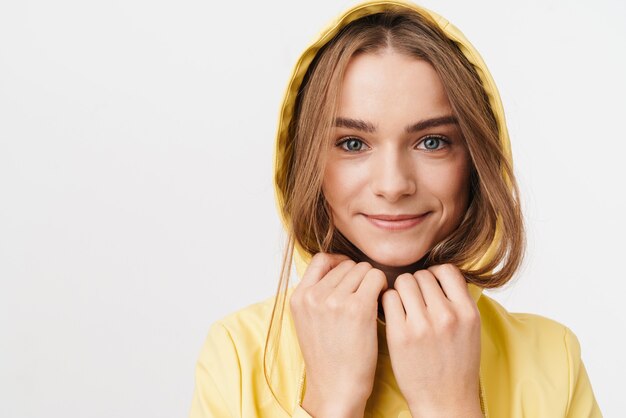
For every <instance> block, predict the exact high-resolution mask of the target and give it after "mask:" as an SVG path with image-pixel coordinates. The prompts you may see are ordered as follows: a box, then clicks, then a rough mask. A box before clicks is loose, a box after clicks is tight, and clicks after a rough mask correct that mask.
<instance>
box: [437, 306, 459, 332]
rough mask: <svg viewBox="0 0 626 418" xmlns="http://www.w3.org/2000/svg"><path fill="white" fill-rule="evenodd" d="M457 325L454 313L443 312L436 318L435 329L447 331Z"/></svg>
mask: <svg viewBox="0 0 626 418" xmlns="http://www.w3.org/2000/svg"><path fill="white" fill-rule="evenodd" d="M457 325H458V318H457V317H456V315H454V313H452V312H450V311H448V310H445V311H443V312H442V313H441V314H439V315H438V316H437V327H438V328H439V329H441V330H443V331H449V330H451V329H454V328H456V326H457Z"/></svg>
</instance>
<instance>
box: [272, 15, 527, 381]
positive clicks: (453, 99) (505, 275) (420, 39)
mask: <svg viewBox="0 0 626 418" xmlns="http://www.w3.org/2000/svg"><path fill="white" fill-rule="evenodd" d="M388 48H391V49H393V50H394V51H396V52H399V53H402V54H406V55H408V56H411V57H414V58H416V59H420V60H425V61H427V62H429V63H430V64H431V65H432V66H433V68H434V69H435V71H436V72H437V73H438V75H439V77H440V78H441V80H442V83H443V86H444V89H445V91H446V94H447V96H448V99H449V102H450V105H451V107H452V112H453V114H454V116H455V117H456V118H457V120H458V123H459V128H460V130H461V133H462V135H463V138H464V140H465V143H466V146H467V149H468V151H469V155H470V158H471V161H472V172H471V179H470V203H469V207H468V209H467V211H466V213H465V216H464V218H463V219H462V220H461V223H460V224H459V226H458V227H457V228H456V229H455V230H454V231H453V232H452V233H451V234H450V235H449V236H448V237H446V238H445V239H443V240H442V241H441V242H439V243H437V244H436V245H435V246H434V247H433V248H432V249H431V250H430V251H429V252H428V253H427V254H426V255H425V258H424V263H425V266H426V267H428V266H429V265H433V264H442V263H452V264H454V265H457V266H459V267H460V268H461V266H469V267H467V268H461V270H462V272H463V274H464V275H465V277H466V278H467V281H468V282H470V283H474V284H476V285H478V286H480V287H483V288H495V287H499V286H502V285H504V284H505V283H506V282H508V281H509V280H510V279H511V278H512V276H513V274H514V273H515V271H516V270H517V269H518V268H519V266H520V264H521V262H522V259H523V254H524V247H525V234H524V225H523V217H522V212H521V207H520V203H519V200H518V198H519V190H518V187H517V183H516V180H515V176H514V174H513V168H512V166H511V163H510V161H509V160H508V159H507V156H506V153H505V150H504V149H503V146H502V142H501V141H500V132H499V129H498V122H497V120H496V116H495V115H494V112H493V110H492V108H491V106H490V104H489V99H488V96H487V93H486V91H485V88H484V86H483V84H482V82H481V79H480V77H479V75H478V74H477V71H476V69H475V68H474V66H473V65H472V64H471V63H470V62H469V60H468V59H467V57H466V56H465V55H464V54H463V52H462V51H461V49H460V48H459V46H457V45H456V44H455V42H454V41H452V40H450V39H449V38H448V37H447V36H446V35H445V33H444V32H443V31H442V30H441V29H440V28H439V27H438V25H437V24H436V23H435V22H434V21H433V20H432V19H431V18H430V17H429V16H427V15H423V14H421V13H418V12H417V11H414V10H411V9H408V8H397V7H396V8H391V9H389V10H386V11H384V12H381V13H375V14H370V15H367V16H364V17H362V18H359V19H356V20H354V21H352V22H350V23H348V24H347V25H346V26H344V27H343V28H341V29H340V30H339V32H338V33H337V34H336V35H335V36H334V37H333V38H332V39H330V40H329V41H328V42H327V43H326V44H325V45H324V46H322V48H321V49H320V50H319V52H318V53H317V54H316V56H315V57H314V59H313V61H312V62H311V63H310V65H309V67H308V68H307V71H306V74H305V76H304V79H303V81H302V83H301V85H300V87H299V90H298V95H297V98H296V103H295V109H294V113H293V117H292V119H291V121H290V125H289V127H288V138H289V140H288V142H287V143H286V144H285V146H286V149H285V158H283V159H282V161H281V162H280V164H282V166H281V167H278V169H277V171H276V172H277V175H276V179H275V180H276V185H277V188H278V190H279V191H280V192H281V193H282V195H283V197H284V206H283V208H282V210H283V215H284V219H286V220H287V222H288V223H287V233H288V237H287V246H286V249H285V253H284V257H283V262H282V268H281V273H280V280H279V284H278V289H277V294H276V300H275V303H274V309H273V311H272V318H271V321H270V329H269V331H268V334H267V340H266V354H265V356H264V365H268V364H269V366H270V367H271V365H273V361H272V359H270V358H269V357H268V353H269V352H270V351H271V350H270V348H277V347H278V346H277V344H276V342H275V341H272V337H276V338H279V337H280V328H281V327H280V324H281V323H282V318H283V311H284V306H285V299H286V295H287V291H288V283H289V275H290V270H291V262H292V259H293V250H294V244H295V243H296V242H297V243H298V245H299V246H300V247H301V248H302V249H303V250H305V251H307V252H308V253H310V254H315V253H317V252H331V253H341V254H346V255H348V256H350V257H351V258H353V259H354V260H355V261H360V259H361V257H362V253H361V252H360V250H358V249H357V248H356V247H355V246H354V245H353V244H352V243H351V242H350V241H348V240H347V239H346V238H345V237H344V236H343V235H342V234H341V233H340V232H339V231H338V230H336V229H335V228H334V226H333V219H332V215H331V211H330V208H329V207H328V204H327V202H326V200H325V199H324V196H323V193H322V177H323V173H324V167H325V156H326V154H327V152H326V151H327V150H328V147H330V146H331V145H330V142H331V141H328V138H329V137H330V132H331V128H332V122H333V121H334V120H335V117H336V116H337V115H336V112H337V107H338V92H339V91H340V90H341V89H340V87H341V82H342V79H343V76H344V73H345V70H346V67H347V65H348V62H349V61H350V60H351V58H352V57H354V56H355V55H357V54H364V53H378V52H381V51H382V50H384V49H388ZM497 230H499V231H500V232H501V233H500V234H499V236H498V237H496V236H495V234H496V231H497ZM494 239H497V240H498V243H499V245H498V246H497V247H496V248H495V249H494V253H493V255H492V256H491V257H490V258H488V259H487V260H486V261H485V260H484V259H483V256H484V255H485V254H486V253H487V250H488V248H489V247H490V245H491V244H492V242H493V241H494ZM478 260H483V261H484V262H482V263H477V261H478ZM476 265H478V266H477V267H472V266H476ZM498 267H499V268H498ZM277 326H278V328H276V327H277ZM271 344H275V345H274V346H272V347H270V345H271ZM266 361H267V363H266ZM266 378H267V375H266ZM268 382H269V380H268ZM270 388H271V386H270Z"/></svg>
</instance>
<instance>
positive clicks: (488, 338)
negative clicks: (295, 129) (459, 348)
mask: <svg viewBox="0 0 626 418" xmlns="http://www.w3.org/2000/svg"><path fill="white" fill-rule="evenodd" d="M389 5H396V6H397V5H401V6H405V7H409V8H413V9H415V10H417V11H418V12H421V13H423V14H427V15H430V16H431V17H432V18H433V19H434V21H435V22H437V24H438V25H439V26H440V27H441V29H442V30H443V31H444V32H445V33H446V34H447V35H448V37H449V38H451V39H452V40H454V41H455V42H456V43H457V45H459V46H460V48H461V50H462V51H463V53H464V54H465V55H466V56H467V58H468V59H469V60H470V62H471V63H472V64H473V65H474V66H475V67H476V68H477V71H478V74H479V75H480V77H481V78H482V82H483V85H484V86H485V89H486V91H487V93H488V95H489V98H490V102H491V106H492V108H493V111H494V113H495V114H496V117H497V118H498V125H499V128H500V132H501V138H500V139H501V141H502V144H503V148H504V150H505V152H506V153H507V155H508V157H509V158H511V152H510V143H509V138H508V134H507V129H506V124H505V119H504V112H503V109H502V104H501V101H500V97H499V93H498V91H497V89H496V86H495V84H494V82H493V79H492V78H491V75H490V73H489V71H488V69H487V67H486V66H485V64H484V62H483V60H482V58H481V57H480V55H479V54H478V52H477V51H476V50H475V49H474V47H473V46H472V45H471V44H470V43H469V41H468V40H467V39H466V38H465V36H464V35H463V34H462V33H461V32H460V31H459V30H458V29H457V28H456V27H455V26H454V25H452V24H451V23H449V22H448V21H447V20H445V19H444V18H443V17H441V16H439V15H438V14H436V13H434V12H432V11H430V10H427V9H425V8H423V7H420V6H417V5H415V4H412V3H407V2H405V1H403V0H398V1H369V2H364V3H360V4H358V5H355V6H353V7H352V8H350V9H349V10H347V11H346V12H344V13H343V14H342V15H340V16H339V17H337V18H336V19H335V20H333V21H332V22H330V24H329V25H327V26H326V28H325V29H324V30H322V31H321V32H320V34H319V35H318V36H317V37H316V38H315V40H314V41H313V42H311V44H310V45H309V46H308V48H307V49H306V50H305V51H304V53H303V54H302V56H301V57H300V59H299V60H298V63H297V64H296V66H295V68H294V71H293V74H292V77H291V81H290V83H289V85H288V87H287V90H286V92H285V97H284V102H283V108H282V112H281V115H280V119H279V126H278V134H277V138H276V144H275V145H276V147H275V163H274V169H275V174H276V176H277V177H281V176H284V175H285V168H284V166H283V165H282V164H281V162H282V161H283V158H284V153H285V148H286V143H287V141H288V135H287V128H288V126H289V120H290V119H291V117H292V113H293V108H294V103H295V96H296V93H297V91H298V88H299V86H300V83H301V82H302V79H303V77H304V74H305V72H306V70H307V67H308V65H309V64H310V62H311V60H312V58H313V57H314V56H315V54H316V53H317V51H318V50H319V49H320V47H321V46H322V45H323V44H324V43H325V42H327V41H328V40H329V39H330V38H331V37H332V36H333V35H334V34H336V33H337V31H338V30H339V29H341V28H342V27H343V26H345V25H346V24H348V23H349V22H351V21H352V20H355V19H357V18H360V17H362V16H364V15H368V14H372V13H377V12H380V11H383V10H384V9H385V8H386V7H388V6H389ZM276 197H277V206H278V208H279V212H280V213H281V216H282V215H283V214H282V206H283V205H282V201H283V196H282V194H281V192H280V191H279V190H278V189H277V190H276ZM283 222H284V218H283ZM496 237H497V234H496ZM496 239H497V238H496ZM495 244H496V243H495V241H494V245H495ZM310 258H311V254H308V253H307V252H306V251H304V250H303V249H302V248H300V247H299V246H298V245H296V252H295V254H294V259H295V264H296V270H297V274H298V276H299V277H302V275H303V273H304V271H305V270H306V266H307V264H308V262H309V261H310ZM277 276H278V275H277ZM468 287H469V291H470V293H471V295H472V297H473V298H474V300H475V301H476V303H477V306H478V309H479V311H480V317H481V360H480V375H479V383H480V391H479V396H480V401H481V408H482V410H483V413H484V415H485V416H486V417H493V418H522V417H525V418H556V417H572V418H574V417H575V418H582V417H593V418H595V417H601V416H602V415H601V412H600V409H599V408H598V404H597V402H596V400H595V397H594V394H593V390H592V388H591V384H590V382H589V378H588V375H587V372H586V370H585V367H584V364H583V362H582V359H581V352H580V345H579V342H578V339H577V338H576V336H575V335H574V334H573V333H572V331H571V330H570V329H568V328H567V327H566V326H564V325H562V324H560V323H558V322H556V321H554V320H551V319H548V318H545V317H542V316H539V315H533V314H525V313H524V314H522V313H509V312H507V311H506V310H505V309H504V308H503V307H502V306H501V305H500V304H498V303H497V302H496V301H495V300H493V299H491V298H490V297H488V296H487V295H485V294H483V293H482V289H481V288H480V287H477V286H475V285H473V284H468ZM293 289H294V287H290V288H289V292H288V297H289V296H290V295H291V293H292V292H293ZM273 302H274V297H271V298H268V299H266V300H264V301H262V302H259V303H256V304H254V305H251V306H248V307H246V308H243V309H241V310H239V311H237V312H234V313H232V314H230V315H228V316H226V317H225V318H222V319H220V320H218V321H216V322H214V323H213V325H212V326H211V328H210V330H209V334H208V336H207V338H206V341H205V343H204V345H203V347H202V350H201V352H200V356H199V359H198V363H197V367H196V381H195V390H194V393H193V400H192V405H191V413H190V418H208V417H211V418H227V417H231V418H235V417H237V418H239V417H242V418H248V417H250V418H252V417H267V418H281V417H298V418H308V417H310V415H309V414H308V413H307V412H306V411H305V410H304V409H303V408H302V407H301V406H300V405H301V402H302V399H303V397H304V391H305V390H306V381H305V369H304V362H303V359H302V353H301V352H300V348H299V345H298V339H297V337H296V332H295V327H294V324H293V321H292V318H291V314H290V310H289V303H288V300H287V303H286V304H285V320H284V321H283V325H282V332H281V338H280V349H279V350H278V357H277V358H276V362H277V363H276V364H277V365H279V367H277V371H276V372H275V374H274V375H272V384H271V389H270V386H269V385H268V382H267V380H266V378H265V375H264V372H263V353H264V348H265V343H266V336H267V327H268V325H269V321H270V316H271V313H272V307H273ZM378 338H379V358H378V364H377V370H376V377H375V383H374V389H373V391H372V394H371V396H370V398H369V400H368V403H367V406H366V410H365V417H367V418H370V417H372V418H374V417H394V418H395V417H404V418H408V417H410V416H411V414H410V412H409V408H408V406H407V404H406V402H405V400H404V398H403V396H402V394H401V392H400V390H399V388H398V385H397V383H396V381H395V378H394V375H393V372H392V368H391V359H390V357H389V351H388V350H387V344H386V338H385V323H384V322H383V321H381V320H380V319H378ZM355 384H358V382H355ZM316 418H317V417H316ZM321 418H324V417H321Z"/></svg>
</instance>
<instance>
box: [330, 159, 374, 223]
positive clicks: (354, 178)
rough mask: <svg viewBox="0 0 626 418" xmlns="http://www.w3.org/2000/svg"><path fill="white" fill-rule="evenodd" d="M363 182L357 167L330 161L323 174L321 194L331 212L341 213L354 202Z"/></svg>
mask: <svg viewBox="0 0 626 418" xmlns="http://www.w3.org/2000/svg"><path fill="white" fill-rule="evenodd" d="M364 181H365V179H364V175H363V170H361V169H360V168H359V166H358V165H355V164H351V165H350V164H340V163H337V162H332V161H331V162H329V163H328V164H327V166H326V171H325V172H324V179H323V182H322V192H323V193H324V196H325V198H326V200H327V201H328V204H329V205H330V206H331V208H332V209H333V211H338V212H343V211H345V210H347V209H348V205H349V204H350V203H354V202H355V198H356V196H357V195H358V193H359V190H363V182H364Z"/></svg>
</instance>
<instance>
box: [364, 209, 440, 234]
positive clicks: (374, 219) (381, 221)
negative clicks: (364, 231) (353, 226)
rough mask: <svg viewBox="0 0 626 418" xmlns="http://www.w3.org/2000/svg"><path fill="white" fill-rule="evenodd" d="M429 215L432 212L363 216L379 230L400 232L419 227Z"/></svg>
mask: <svg viewBox="0 0 626 418" xmlns="http://www.w3.org/2000/svg"><path fill="white" fill-rule="evenodd" d="M429 214H430V212H426V213H423V214H421V215H379V214H376V215H366V214H363V215H364V216H365V218H366V219H367V220H368V221H369V222H370V223H371V224H373V225H374V226H376V227H378V228H382V229H386V230H391V231H398V230H403V229H409V228H412V227H414V226H416V225H419V224H420V223H422V222H423V221H424V219H425V218H426V217H427V216H428V215H429Z"/></svg>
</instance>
